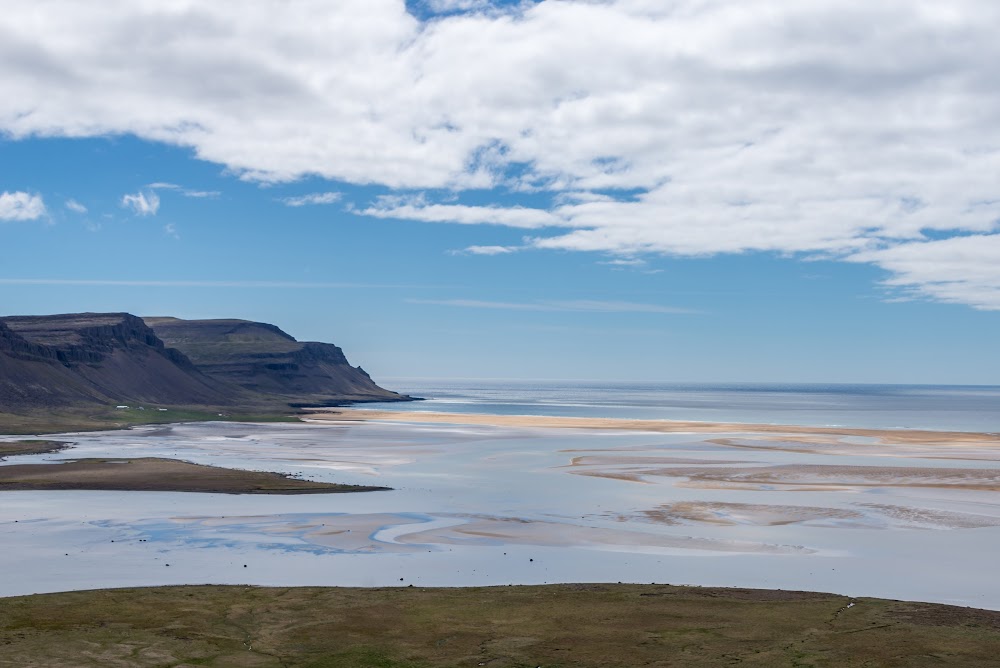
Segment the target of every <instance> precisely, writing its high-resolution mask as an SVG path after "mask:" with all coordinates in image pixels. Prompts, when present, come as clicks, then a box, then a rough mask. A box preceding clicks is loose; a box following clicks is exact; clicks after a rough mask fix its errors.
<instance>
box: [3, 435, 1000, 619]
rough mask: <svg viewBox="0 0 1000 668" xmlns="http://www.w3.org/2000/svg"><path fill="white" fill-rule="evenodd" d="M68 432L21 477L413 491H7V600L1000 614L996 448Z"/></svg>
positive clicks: (732, 439) (845, 441)
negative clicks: (106, 465) (324, 600)
mask: <svg viewBox="0 0 1000 668" xmlns="http://www.w3.org/2000/svg"><path fill="white" fill-rule="evenodd" d="M65 438H66V439H67V440H72V441H73V442H74V443H75V445H74V447H73V449H72V450H69V451H66V452H62V453H56V454H51V455H37V456H29V457H21V458H18V462H19V463H27V462H32V461H50V462H51V461H55V460H58V459H62V458H80V457H139V456H142V457H174V458H179V459H184V460H189V461H193V462H197V463H203V464H211V465H217V466H229V467H236V468H249V469H257V470H272V471H280V472H284V473H291V474H296V475H302V476H306V477H309V478H311V479H316V480H326V481H331V482H346V483H356V484H378V485H387V486H390V487H392V488H394V489H393V491H390V492H373V493H365V494H330V495H308V496H260V495H254V496H233V495H211V494H177V493H112V492H5V493H0V540H2V541H3V544H4V547H5V549H4V550H3V551H2V552H0V572H3V573H8V574H12V573H16V574H17V576H16V577H12V576H7V577H4V578H3V579H2V580H0V594H5V595H10V594H19V593H31V592H39V591H58V590H65V589H73V588H91V587H105V586H133V585H146V584H167V583H202V582H213V583H246V582H252V583H257V584H273V585H383V586H384V585H393V584H395V585H399V584H401V583H405V584H421V585H470V584H477V585H483V584H507V583H515V582H516V583H541V582H559V581H562V582H567V581H612V582H618V581H632V582H671V583H675V584H683V583H689V584H705V585H733V586H748V587H774V588H784V589H806V590H821V591H835V592H841V593H845V594H852V595H870V596H885V597H890V598H903V599H919V600H932V601H942V602H957V603H962V604H966V605H975V606H979V607H993V608H1000V586H998V585H997V584H996V583H995V579H994V578H992V577H991V575H990V574H991V573H992V569H993V566H994V564H993V561H994V556H993V555H994V554H995V550H996V548H997V546H1000V496H998V492H997V484H998V482H1000V467H998V465H997V463H996V461H997V458H998V457H1000V452H997V451H995V450H996V446H990V445H981V444H977V443H964V444H955V445H952V446H949V447H931V446H928V445H927V444H915V445H884V444H880V443H878V442H877V440H876V439H862V438H836V437H830V436H823V437H815V438H813V437H810V436H809V435H802V434H794V433H789V434H774V435H767V436H761V435H760V434H739V433H733V434H684V433H672V434H660V433H656V434H653V433H641V432H634V433H619V432H607V431H600V432H598V431H594V432H589V431H584V430H569V429H525V428H512V427H489V426H467V425H465V426H463V425H439V424H402V423H358V422H352V423H333V424H308V425H305V424H300V425H296V424H267V425H265V424H256V425H254V424H232V423H202V424H183V425H172V426H169V427H144V428H137V429H133V430H130V431H121V432H104V433H88V434H73V435H69V436H66V437H65ZM168 564H169V565H168Z"/></svg>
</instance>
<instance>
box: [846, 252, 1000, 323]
mask: <svg viewBox="0 0 1000 668" xmlns="http://www.w3.org/2000/svg"><path fill="white" fill-rule="evenodd" d="M998 258H1000V234H989V235H978V234H977V235H972V236H967V237H955V238H952V239H942V240H939V241H923V242H915V243H908V244H901V245H898V246H893V247H891V248H884V249H881V250H875V251H868V252H865V253H859V254H858V255H856V256H854V258H853V259H854V260H855V261H858V262H873V263H875V264H877V265H879V266H880V267H883V268H884V269H886V270H888V271H889V272H891V273H892V276H891V277H890V278H889V279H887V280H886V281H884V283H885V285H887V286H889V287H890V288H895V289H898V290H899V291H901V294H902V295H904V296H906V295H910V296H920V297H927V298H930V299H934V300H937V301H943V302H951V303H957V304H969V305H971V306H973V307H975V308H977V309H981V310H988V311H1000V261H998Z"/></svg>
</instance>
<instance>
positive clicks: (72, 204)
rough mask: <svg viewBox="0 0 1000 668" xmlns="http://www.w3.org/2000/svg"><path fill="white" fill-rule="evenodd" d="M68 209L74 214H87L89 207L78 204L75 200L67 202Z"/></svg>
mask: <svg viewBox="0 0 1000 668" xmlns="http://www.w3.org/2000/svg"><path fill="white" fill-rule="evenodd" d="M66 208H67V209H69V210H70V211H72V212H73V213H87V207H85V206H84V205H82V204H80V203H79V202H77V201H76V200H75V199H68V200H66Z"/></svg>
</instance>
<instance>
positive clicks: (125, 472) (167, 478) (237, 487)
mask: <svg viewBox="0 0 1000 668" xmlns="http://www.w3.org/2000/svg"><path fill="white" fill-rule="evenodd" d="M384 489H387V488H386V487H367V486H361V485H338V484H334V483H326V482H312V481H310V480H298V479H295V478H289V477H287V476H285V475H282V474H280V473H268V472H262V471H240V470H237V469H227V468H221V467H218V466H204V465H201V464H191V463H189V462H182V461H178V460H174V459H161V458H157V457H143V458H137V459H77V460H68V461H65V462H62V463H58V464H13V465H7V466H0V492H9V491H26V490H35V491H37V490H102V491H129V492H204V493H212V494H330V493H335V492H367V491H375V490H384Z"/></svg>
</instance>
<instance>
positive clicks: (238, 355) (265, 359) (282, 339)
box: [145, 318, 408, 405]
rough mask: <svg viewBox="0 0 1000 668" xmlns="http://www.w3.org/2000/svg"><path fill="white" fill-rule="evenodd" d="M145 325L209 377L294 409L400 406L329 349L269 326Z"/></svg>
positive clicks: (162, 321) (158, 321) (164, 321)
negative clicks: (347, 404) (365, 403)
mask: <svg viewBox="0 0 1000 668" xmlns="http://www.w3.org/2000/svg"><path fill="white" fill-rule="evenodd" d="M145 321H146V324H148V325H149V326H150V327H152V328H153V331H154V332H155V333H156V335H157V336H159V337H160V338H161V339H163V341H164V342H165V343H166V344H167V345H168V346H171V347H174V348H177V349H178V350H180V351H181V352H182V353H184V354H185V355H186V356H187V357H188V358H190V360H191V361H192V362H193V363H194V364H195V365H196V366H197V368H198V369H200V370H201V371H203V372H204V373H205V374H207V375H209V376H211V377H212V378H215V379H216V380H220V381H223V382H226V383H231V384H234V385H237V386H239V387H240V388H242V389H244V390H246V391H249V392H251V393H254V394H260V395H266V396H271V397H277V398H281V399H282V400H284V401H286V402H287V403H290V404H293V405H322V404H332V403H342V402H345V401H399V400H405V399H407V398H408V397H403V396H401V395H399V394H397V393H395V392H391V391H389V390H385V389H383V388H381V387H379V386H378V385H376V384H375V382H374V381H373V380H372V379H371V377H370V376H369V375H368V374H367V373H365V371H364V370H363V369H362V368H361V367H352V366H351V365H350V363H349V362H348V361H347V357H346V356H345V355H344V351H343V350H341V349H340V348H339V347H337V346H335V345H333V344H331V343H316V342H300V341H296V340H295V338H293V337H292V336H290V335H288V334H287V333H285V332H283V331H282V330H281V329H279V328H277V327H275V326H274V325H270V324H267V323H260V322H252V321H248V320H180V319H178V318H146V319H145Z"/></svg>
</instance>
